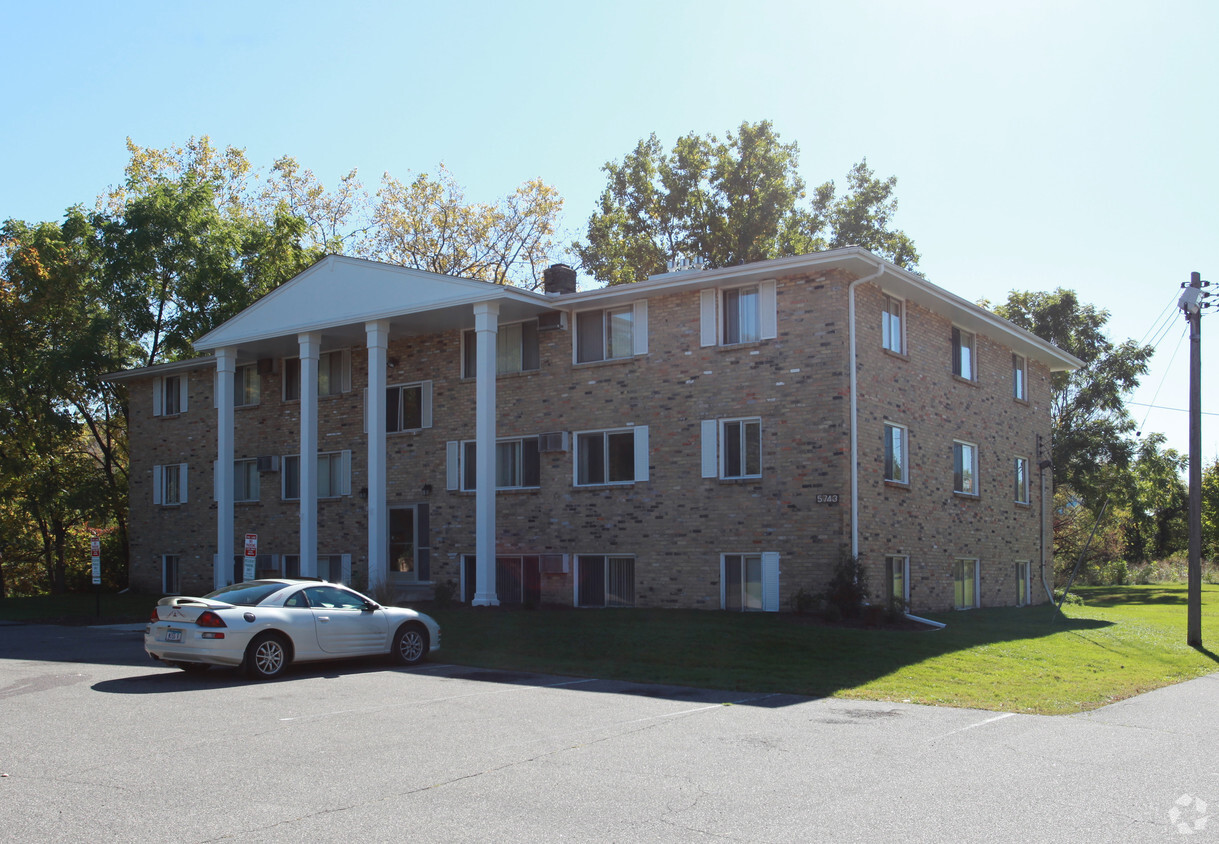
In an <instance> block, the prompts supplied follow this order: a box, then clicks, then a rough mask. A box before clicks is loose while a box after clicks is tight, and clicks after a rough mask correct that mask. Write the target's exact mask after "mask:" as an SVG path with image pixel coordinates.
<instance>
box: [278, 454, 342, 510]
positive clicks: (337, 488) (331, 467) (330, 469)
mask: <svg viewBox="0 0 1219 844" xmlns="http://www.w3.org/2000/svg"><path fill="white" fill-rule="evenodd" d="M281 474H282V476H283V484H284V489H283V497H284V499H285V500H292V499H298V498H300V497H301V492H300V490H301V461H300V456H299V455H296V454H290V455H287V456H286V457H284V459H283V472H282V473H281ZM343 495H351V452H350V451H332V452H327V453H325V454H319V455H318V456H317V497H318V498H338V497H339V496H343Z"/></svg>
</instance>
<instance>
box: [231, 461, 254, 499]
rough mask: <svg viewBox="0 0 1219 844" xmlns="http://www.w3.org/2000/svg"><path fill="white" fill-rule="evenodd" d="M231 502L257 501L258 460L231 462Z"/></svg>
mask: <svg viewBox="0 0 1219 844" xmlns="http://www.w3.org/2000/svg"><path fill="white" fill-rule="evenodd" d="M233 500H234V501H257V500H258V460H257V459H254V460H235V461H233Z"/></svg>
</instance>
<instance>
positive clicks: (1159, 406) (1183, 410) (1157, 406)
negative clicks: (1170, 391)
mask: <svg viewBox="0 0 1219 844" xmlns="http://www.w3.org/2000/svg"><path fill="white" fill-rule="evenodd" d="M1126 404H1135V405H1138V406H1139V407H1153V408H1155V409H1156V410H1171V411H1173V412H1175V413H1189V409H1188V408H1184V407H1165V406H1164V405H1162V404H1147V402H1142V401H1128V402H1126ZM1202 415H1203V416H1219V413H1212V412H1211V411H1209V410H1204V411H1202ZM1144 421H1145V420H1144Z"/></svg>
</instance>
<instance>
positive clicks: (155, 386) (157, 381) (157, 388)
mask: <svg viewBox="0 0 1219 844" xmlns="http://www.w3.org/2000/svg"><path fill="white" fill-rule="evenodd" d="M164 409H165V379H164V378H154V379H152V415H153V416H160V415H161V412H162V410H164Z"/></svg>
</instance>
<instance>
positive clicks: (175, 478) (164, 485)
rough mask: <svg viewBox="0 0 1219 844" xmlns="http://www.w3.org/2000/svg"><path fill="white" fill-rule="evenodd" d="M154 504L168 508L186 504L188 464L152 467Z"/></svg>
mask: <svg viewBox="0 0 1219 844" xmlns="http://www.w3.org/2000/svg"><path fill="white" fill-rule="evenodd" d="M152 503H153V504H162V505H164V506H166V507H172V506H176V505H178V504H185V503H186V464H185V463H170V464H168V465H165V466H153V467H152Z"/></svg>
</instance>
